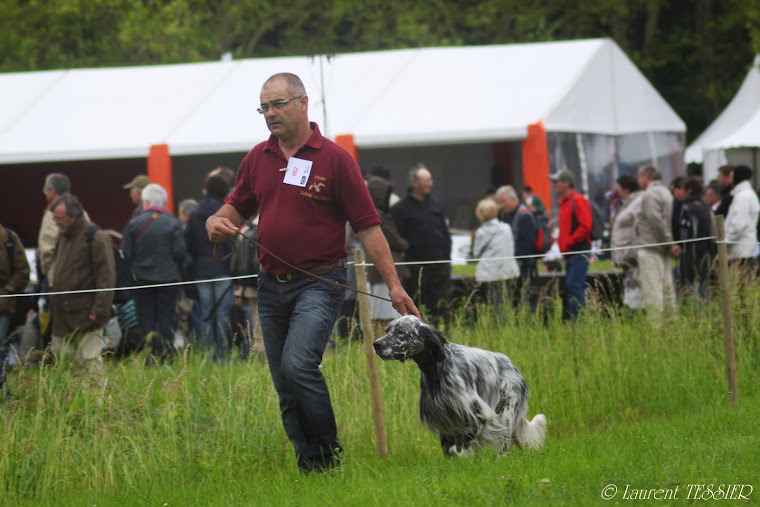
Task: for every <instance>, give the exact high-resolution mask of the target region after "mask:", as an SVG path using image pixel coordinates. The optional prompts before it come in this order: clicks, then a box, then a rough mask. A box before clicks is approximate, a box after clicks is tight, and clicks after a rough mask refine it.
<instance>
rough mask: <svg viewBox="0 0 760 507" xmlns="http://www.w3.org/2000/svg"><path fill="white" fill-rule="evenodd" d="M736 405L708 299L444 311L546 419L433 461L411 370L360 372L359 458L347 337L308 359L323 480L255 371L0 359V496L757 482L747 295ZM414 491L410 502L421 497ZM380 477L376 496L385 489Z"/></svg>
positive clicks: (470, 491)
mask: <svg viewBox="0 0 760 507" xmlns="http://www.w3.org/2000/svg"><path fill="white" fill-rule="evenodd" d="M734 304H735V307H736V308H737V310H736V313H735V315H736V321H737V322H736V343H737V357H738V368H737V369H738V371H739V393H740V396H739V406H738V407H732V406H731V405H730V403H729V401H728V399H727V395H726V382H725V366H724V361H723V342H722V338H721V336H722V324H721V320H720V315H719V312H718V309H717V304H712V305H711V306H709V307H707V308H706V309H702V310H701V311H699V312H698V313H695V312H694V311H693V310H692V309H690V308H688V307H686V308H684V309H683V310H682V311H681V312H680V313H679V314H677V315H671V316H669V318H668V320H665V321H652V320H650V319H646V318H645V317H644V316H643V315H634V316H624V315H619V314H617V313H616V312H614V311H612V310H611V309H610V308H608V307H606V306H605V305H604V304H602V302H601V301H598V300H596V299H594V298H593V297H591V298H590V300H589V310H588V312H587V313H586V314H585V316H584V317H583V318H582V319H580V320H579V321H578V322H576V323H575V324H573V325H570V324H567V323H564V322H563V321H562V319H561V314H560V310H561V308H560V305H558V304H556V302H555V304H554V305H553V306H552V307H551V308H550V309H549V311H548V313H546V314H545V315H541V316H536V315H534V314H531V313H530V312H529V311H527V310H526V309H521V310H520V311H518V312H516V313H511V312H509V313H497V314H495V313H494V311H493V310H492V309H491V308H484V307H480V308H478V309H477V313H476V315H477V316H476V318H474V319H472V318H471V317H470V315H471V314H467V313H462V314H461V315H460V316H459V317H458V319H456V320H455V322H454V323H452V325H450V326H449V327H448V328H447V329H446V335H447V338H448V339H449V340H450V341H453V342H457V343H464V344H468V345H472V346H478V347H483V348H487V349H491V350H499V351H503V352H505V353H507V354H508V355H509V356H510V357H511V358H512V360H513V361H514V362H515V364H516V365H517V366H518V367H519V368H520V370H521V371H522V372H523V374H524V375H525V377H526V379H527V380H528V383H529V385H530V389H531V399H530V410H529V416H530V417H532V416H533V415H534V414H536V413H539V412H541V413H544V414H546V416H547V418H548V421H549V438H548V441H547V444H546V446H545V447H544V448H542V449H541V450H539V451H523V450H513V451H511V452H510V453H509V454H508V455H507V456H505V457H500V456H497V455H495V454H494V452H493V451H491V450H489V449H483V450H481V452H479V453H478V454H477V455H476V456H475V457H474V458H470V459H461V460H459V459H455V460H447V459H445V458H444V457H443V455H442V453H441V450H440V448H439V445H438V442H437V438H436V437H435V435H433V434H431V433H430V432H428V431H427V430H425V429H424V428H423V427H422V425H421V424H420V422H419V419H418V414H417V398H418V389H419V371H418V369H417V368H416V366H415V365H414V364H413V363H399V362H388V363H380V364H379V365H378V370H379V376H380V384H381V386H382V395H383V412H384V416H385V417H384V418H385V426H386V431H387V435H388V442H389V448H390V458H388V459H386V460H381V459H379V458H377V454H376V447H375V433H374V428H373V424H372V418H371V415H370V414H371V406H370V402H369V400H370V393H369V387H368V385H367V382H366V378H367V367H366V359H365V354H364V350H363V346H362V344H361V343H359V342H356V341H338V342H337V343H336V344H335V346H334V347H332V348H329V349H328V351H327V353H326V355H325V360H324V362H323V372H324V374H325V376H326V377H327V379H328V384H329V386H330V390H331V396H332V399H333V404H334V407H335V412H336V418H337V421H338V424H339V434H340V437H341V439H342V442H343V444H344V446H345V447H346V455H345V466H344V467H342V468H341V469H340V470H338V471H336V472H334V473H332V474H330V476H329V477H322V476H308V477H304V476H301V475H299V474H298V472H297V471H296V467H295V463H294V459H293V455H292V448H291V446H290V444H289V442H288V440H287V438H286V437H285V434H284V432H283V430H282V424H281V422H280V416H279V406H278V402H277V395H276V393H275V392H274V389H273V387H272V383H271V379H270V377H269V373H268V370H267V367H266V365H264V364H262V363H260V362H257V361H251V362H236V361H229V362H227V363H224V364H216V363H212V362H211V361H208V360H207V359H206V358H205V357H204V356H202V355H200V354H192V355H190V354H185V355H184V356H183V357H182V358H180V359H178V360H177V362H176V363H175V364H174V365H172V366H161V367H144V366H143V358H142V357H137V358H135V359H134V360H128V361H123V362H117V363H108V364H107V369H106V379H107V381H106V382H105V383H100V384H99V385H92V384H91V383H90V382H89V380H88V379H87V378H83V377H81V376H78V375H76V374H75V372H73V371H72V370H70V369H69V366H67V365H61V366H58V365H50V364H48V365H43V366H41V367H38V368H27V369H17V370H15V371H13V372H12V373H11V376H10V379H9V384H10V386H11V387H12V388H13V390H14V400H13V401H11V402H10V403H6V404H5V405H4V406H0V425H1V426H2V427H3V428H4V429H5V436H6V438H5V449H4V452H3V453H0V496H1V497H2V498H4V502H3V503H8V504H9V505H25V504H28V505H35V506H37V505H83V504H87V505H94V504H97V505H136V504H143V503H146V504H164V503H166V504H168V505H254V504H255V505H270V504H276V505H325V504H333V505H335V504H338V505H379V504H382V505H387V504H388V502H389V497H388V495H389V494H392V496H393V501H392V502H391V503H393V504H394V505H408V504H423V505H436V504H443V505H461V504H463V503H466V502H474V503H477V504H497V503H502V502H504V501H505V500H512V501H515V502H517V503H519V504H547V503H563V504H576V505H584V504H587V503H588V502H589V500H593V499H597V498H598V496H599V494H600V491H601V489H602V488H603V487H604V486H605V485H607V484H610V483H616V484H618V485H619V486H621V487H623V486H624V484H625V483H631V484H635V485H637V486H638V487H669V485H675V484H686V483H702V482H745V483H752V482H753V481H754V483H755V484H757V480H758V479H760V475H758V471H757V467H756V459H757V458H756V456H757V453H758V452H759V451H760V437H758V436H757V431H756V421H757V419H758V416H760V392H758V386H760V354H758V352H759V351H760V330H758V328H757V326H755V325H754V321H753V318H752V315H755V314H756V312H755V310H754V309H755V307H756V306H757V304H758V303H757V294H756V292H748V293H745V294H743V295H742V297H739V296H738V295H737V297H736V300H735V301H734ZM421 487H422V488H423V489H424V495H422V496H421V492H420V491H421ZM389 488H390V490H389Z"/></svg>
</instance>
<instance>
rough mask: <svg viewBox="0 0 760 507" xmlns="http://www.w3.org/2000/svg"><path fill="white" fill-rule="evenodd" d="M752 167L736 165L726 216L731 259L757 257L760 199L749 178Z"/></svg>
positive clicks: (729, 256) (727, 239)
mask: <svg viewBox="0 0 760 507" xmlns="http://www.w3.org/2000/svg"><path fill="white" fill-rule="evenodd" d="M751 178H752V169H750V168H749V167H747V166H745V165H738V166H736V167H734V189H733V190H731V195H732V196H733V200H732V201H731V205H730V206H729V207H728V215H727V216H726V241H727V242H728V258H729V259H748V258H752V257H755V254H756V249H757V220H758V216H760V200H758V197H757V194H756V193H755V191H754V190H753V189H752V185H751V184H750V182H749V180H750V179H751Z"/></svg>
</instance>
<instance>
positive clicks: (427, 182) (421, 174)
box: [412, 169, 433, 197]
mask: <svg viewBox="0 0 760 507" xmlns="http://www.w3.org/2000/svg"><path fill="white" fill-rule="evenodd" d="M432 190H433V176H432V175H431V174H430V171H428V170H427V169H420V170H419V171H417V179H416V180H415V181H413V182H412V193H414V194H415V195H417V196H420V197H426V196H428V195H430V192H431V191H432Z"/></svg>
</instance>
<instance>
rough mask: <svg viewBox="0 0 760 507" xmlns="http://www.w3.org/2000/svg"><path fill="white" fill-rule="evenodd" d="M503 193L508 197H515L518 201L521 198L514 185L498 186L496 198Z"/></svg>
mask: <svg viewBox="0 0 760 507" xmlns="http://www.w3.org/2000/svg"><path fill="white" fill-rule="evenodd" d="M502 195H503V196H505V197H508V198H515V199H517V200H518V201H519V200H520V198H519V197H517V191H516V190H515V187H513V186H512V185H502V186H500V187H499V188H497V189H496V193H495V194H494V199H498V198H499V197H501V196H502Z"/></svg>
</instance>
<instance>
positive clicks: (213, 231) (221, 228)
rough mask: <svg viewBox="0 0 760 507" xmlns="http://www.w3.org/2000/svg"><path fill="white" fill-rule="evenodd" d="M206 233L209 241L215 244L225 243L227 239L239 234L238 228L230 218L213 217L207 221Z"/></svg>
mask: <svg viewBox="0 0 760 507" xmlns="http://www.w3.org/2000/svg"><path fill="white" fill-rule="evenodd" d="M206 232H207V233H208V239H209V241H211V242H213V243H224V242H225V241H227V238H229V237H230V236H232V235H234V234H236V233H237V227H235V224H234V223H232V221H231V220H230V219H229V218H225V217H220V216H218V215H211V216H210V217H208V220H206Z"/></svg>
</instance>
